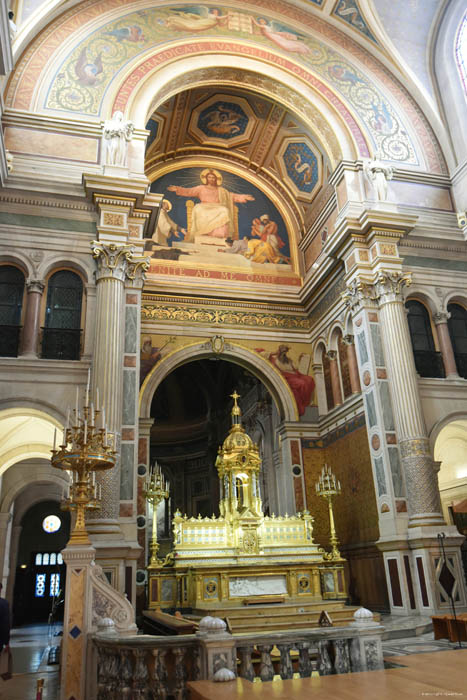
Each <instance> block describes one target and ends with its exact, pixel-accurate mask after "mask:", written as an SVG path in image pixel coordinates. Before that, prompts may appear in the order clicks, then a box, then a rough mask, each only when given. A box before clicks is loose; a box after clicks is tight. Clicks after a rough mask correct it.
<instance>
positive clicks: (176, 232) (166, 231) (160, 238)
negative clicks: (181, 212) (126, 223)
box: [152, 199, 186, 246]
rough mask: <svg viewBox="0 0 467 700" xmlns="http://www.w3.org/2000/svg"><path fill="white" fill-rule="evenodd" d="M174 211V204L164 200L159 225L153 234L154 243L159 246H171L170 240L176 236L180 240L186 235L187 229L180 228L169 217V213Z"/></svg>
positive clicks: (158, 220) (158, 219)
mask: <svg viewBox="0 0 467 700" xmlns="http://www.w3.org/2000/svg"><path fill="white" fill-rule="evenodd" d="M171 209H172V204H171V203H170V202H169V200H168V199H163V200H162V203H161V209H160V212H159V216H158V218H157V225H156V228H155V231H154V233H153V234H152V241H154V243H157V244H158V245H164V246H167V245H170V241H169V238H170V237H171V236H175V237H176V238H180V237H181V234H184V233H186V229H184V228H180V227H179V225H178V224H177V223H176V222H175V221H174V220H173V219H172V218H171V217H170V216H169V211H170V210H171Z"/></svg>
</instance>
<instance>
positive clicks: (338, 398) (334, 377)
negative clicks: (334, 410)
mask: <svg viewBox="0 0 467 700" xmlns="http://www.w3.org/2000/svg"><path fill="white" fill-rule="evenodd" d="M328 357H329V360H330V362H329V368H330V371H331V387H332V396H333V399H334V406H340V405H341V403H342V390H341V383H340V377H339V366H338V364H337V352H336V351H335V350H330V351H329V352H328Z"/></svg>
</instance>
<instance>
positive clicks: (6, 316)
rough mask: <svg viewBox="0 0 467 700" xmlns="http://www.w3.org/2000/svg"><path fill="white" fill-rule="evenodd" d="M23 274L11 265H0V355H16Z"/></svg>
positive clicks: (19, 327) (21, 304) (22, 294)
mask: <svg viewBox="0 0 467 700" xmlns="http://www.w3.org/2000/svg"><path fill="white" fill-rule="evenodd" d="M23 296H24V275H23V273H22V272H21V270H19V269H18V268H17V267H13V265H1V266H0V356H2V357H16V356H17V355H18V346H19V333H20V330H21V326H20V323H21V310H22V306H23Z"/></svg>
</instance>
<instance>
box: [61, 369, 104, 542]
mask: <svg viewBox="0 0 467 700" xmlns="http://www.w3.org/2000/svg"><path fill="white" fill-rule="evenodd" d="M56 438H57V431H56V430H55V434H54V446H53V450H52V458H51V463H52V466H53V467H56V468H57V469H62V470H64V471H66V472H68V474H69V476H70V485H69V487H68V494H67V496H66V498H64V500H63V501H62V508H63V509H64V510H71V511H76V522H75V527H74V529H73V532H72V533H71V537H70V544H90V543H91V541H90V539H89V536H88V533H87V531H86V522H85V512H86V510H97V509H98V508H100V506H101V487H100V485H99V484H97V483H96V472H97V471H104V470H107V469H112V467H114V466H115V462H116V460H117V453H116V452H115V450H114V447H115V435H114V434H112V433H109V432H108V431H107V427H106V423H105V410H104V408H102V410H101V409H100V408H99V392H97V400H96V408H94V404H93V403H91V404H90V403H89V374H88V384H87V387H86V393H85V400H84V406H83V407H82V409H81V410H80V406H79V389H78V388H77V389H76V405H75V408H74V409H73V410H70V409H68V416H67V422H66V426H65V430H64V432H63V442H62V444H61V445H59V446H58V447H56Z"/></svg>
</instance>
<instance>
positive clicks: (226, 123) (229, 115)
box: [206, 104, 242, 136]
mask: <svg viewBox="0 0 467 700" xmlns="http://www.w3.org/2000/svg"><path fill="white" fill-rule="evenodd" d="M241 118H242V115H241V114H238V113H237V112H234V111H233V110H232V109H229V108H228V107H227V106H225V105H221V104H219V105H217V108H216V109H213V110H212V112H209V113H208V114H207V115H206V122H207V124H206V126H207V128H208V129H209V130H210V131H213V132H214V133H215V134H228V135H231V136H233V135H234V134H238V133H239V131H240V127H239V125H238V123H237V122H239V121H240V120H241Z"/></svg>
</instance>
